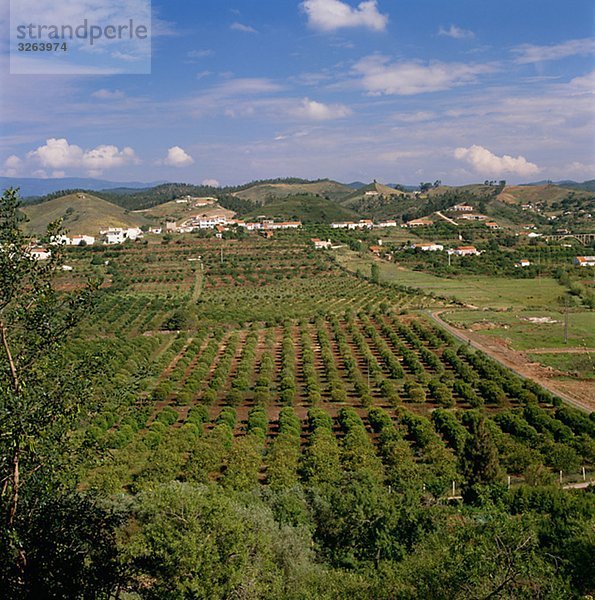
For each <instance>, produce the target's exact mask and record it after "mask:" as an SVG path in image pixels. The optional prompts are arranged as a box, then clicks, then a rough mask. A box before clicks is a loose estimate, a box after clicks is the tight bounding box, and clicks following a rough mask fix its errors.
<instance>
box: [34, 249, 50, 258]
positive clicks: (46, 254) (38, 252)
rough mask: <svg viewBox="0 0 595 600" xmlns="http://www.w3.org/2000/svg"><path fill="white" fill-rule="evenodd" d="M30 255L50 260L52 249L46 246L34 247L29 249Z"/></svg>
mask: <svg viewBox="0 0 595 600" xmlns="http://www.w3.org/2000/svg"><path fill="white" fill-rule="evenodd" d="M29 256H30V257H31V258H34V259H35V260H48V259H49V258H51V256H52V251H51V250H48V249H46V248H32V249H31V250H29Z"/></svg>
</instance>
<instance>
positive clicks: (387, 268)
mask: <svg viewBox="0 0 595 600" xmlns="http://www.w3.org/2000/svg"><path fill="white" fill-rule="evenodd" d="M336 256H337V261H338V262H339V264H340V265H342V266H344V267H345V268H347V269H349V270H351V271H354V272H355V271H358V270H359V271H360V272H362V273H364V274H369V273H370V267H371V265H372V264H373V262H374V258H373V257H372V256H371V255H370V256H361V255H360V254H358V253H355V252H351V251H349V250H346V249H341V250H340V251H339V252H338V253H337V255H336ZM377 264H378V266H379V267H380V280H381V281H384V282H390V283H396V284H399V285H405V286H410V287H415V288H418V289H420V290H422V291H424V292H431V293H433V294H436V295H439V296H447V297H454V298H456V299H457V300H459V301H461V302H464V303H466V304H470V305H473V306H477V307H478V308H484V307H485V308H488V307H489V308H500V309H502V308H513V309H514V308H517V309H518V308H520V309H524V308H541V307H548V308H551V307H552V306H556V305H557V301H558V298H559V297H560V296H561V295H562V294H563V293H564V288H563V287H562V286H561V285H560V284H559V283H558V282H557V281H555V280H554V279H551V278H540V279H504V278H503V279H495V278H493V277H489V276H485V275H469V276H459V277H457V278H456V279H455V278H453V279H447V278H443V277H436V276H435V275H429V274H428V273H423V272H421V271H410V270H407V269H404V268H402V267H400V266H399V265H398V264H395V263H389V262H386V261H382V262H377Z"/></svg>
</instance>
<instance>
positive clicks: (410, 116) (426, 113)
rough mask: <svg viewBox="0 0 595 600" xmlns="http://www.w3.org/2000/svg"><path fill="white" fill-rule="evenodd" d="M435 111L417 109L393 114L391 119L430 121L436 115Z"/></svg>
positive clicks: (410, 121)
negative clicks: (411, 111)
mask: <svg viewBox="0 0 595 600" xmlns="http://www.w3.org/2000/svg"><path fill="white" fill-rule="evenodd" d="M437 116H438V115H437V113H435V112H434V111H431V110H418V111H417V112H414V113H398V114H395V115H393V119H395V120H396V121H401V122H402V123H423V122H425V121H432V120H433V119H435V118H436V117H437Z"/></svg>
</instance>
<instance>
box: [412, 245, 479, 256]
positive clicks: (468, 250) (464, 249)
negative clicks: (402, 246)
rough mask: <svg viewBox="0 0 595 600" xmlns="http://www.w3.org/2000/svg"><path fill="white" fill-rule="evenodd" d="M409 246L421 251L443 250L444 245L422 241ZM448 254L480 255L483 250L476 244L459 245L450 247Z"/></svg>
mask: <svg viewBox="0 0 595 600" xmlns="http://www.w3.org/2000/svg"><path fill="white" fill-rule="evenodd" d="M409 248H411V249H413V250H420V251H421V252H442V251H443V250H444V246H443V245H442V244H436V243H434V242H428V243H422V244H411V246H409ZM447 252H448V254H454V255H455V256H479V255H480V254H481V251H480V250H478V249H477V248H476V247H475V246H459V247H458V248H449V249H448V250H447Z"/></svg>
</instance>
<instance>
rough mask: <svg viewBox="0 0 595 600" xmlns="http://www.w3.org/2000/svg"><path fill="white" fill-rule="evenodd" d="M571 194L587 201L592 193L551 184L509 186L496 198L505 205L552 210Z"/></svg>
mask: <svg viewBox="0 0 595 600" xmlns="http://www.w3.org/2000/svg"><path fill="white" fill-rule="evenodd" d="M569 194H573V195H574V197H575V198H578V199H585V200H589V199H591V198H592V197H593V192H588V191H581V190H576V189H568V188H565V187H561V186H558V185H553V184H545V185H510V186H506V187H505V188H504V190H503V191H502V193H501V194H500V195H499V196H498V200H501V201H502V202H505V203H507V204H542V205H543V206H544V207H548V208H552V207H555V205H556V204H557V203H559V202H562V201H563V200H564V199H566V198H568V196H569Z"/></svg>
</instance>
